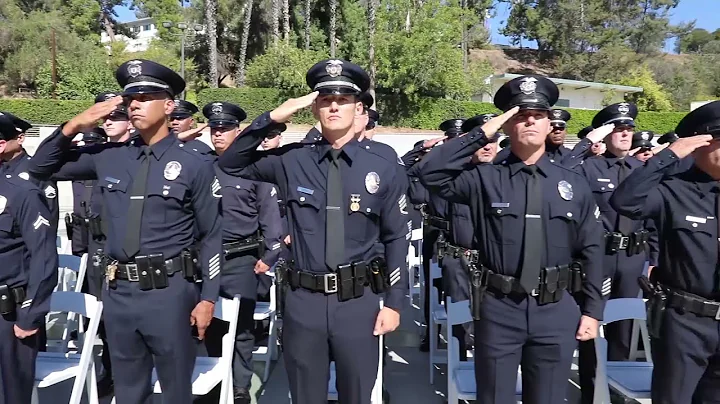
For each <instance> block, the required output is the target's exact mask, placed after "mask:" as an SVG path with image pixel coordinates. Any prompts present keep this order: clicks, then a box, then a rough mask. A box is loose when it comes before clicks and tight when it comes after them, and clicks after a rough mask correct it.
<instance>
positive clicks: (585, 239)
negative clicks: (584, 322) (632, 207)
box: [573, 183, 605, 320]
mask: <svg viewBox="0 0 720 404" xmlns="http://www.w3.org/2000/svg"><path fill="white" fill-rule="evenodd" d="M575 186H576V187H578V188H580V189H578V191H580V192H578V193H577V194H578V195H582V197H583V198H582V201H581V203H582V207H581V215H580V222H579V223H578V227H577V232H576V233H577V236H578V238H577V244H576V246H577V248H578V250H579V251H578V252H577V254H575V255H574V257H573V258H575V259H580V261H581V262H582V263H583V275H584V276H583V282H582V291H583V294H584V295H585V298H584V300H583V304H582V307H581V310H582V314H583V315H586V316H589V317H592V318H594V319H596V320H602V318H603V310H604V308H605V302H604V301H603V298H602V293H601V286H602V276H603V259H604V256H605V253H604V251H603V248H602V239H603V234H604V232H603V227H602V222H601V220H600V208H599V207H598V206H597V205H596V204H595V200H594V198H593V195H592V192H591V191H590V187H589V186H588V185H587V184H585V183H578V184H576V185H575Z"/></svg>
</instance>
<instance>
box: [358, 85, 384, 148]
mask: <svg viewBox="0 0 720 404" xmlns="http://www.w3.org/2000/svg"><path fill="white" fill-rule="evenodd" d="M360 100H361V101H362V103H363V107H364V111H363V115H365V116H366V119H367V123H366V124H365V127H364V128H362V129H364V131H363V137H364V138H367V139H372V138H373V137H374V136H375V127H376V126H377V123H378V121H379V120H380V114H379V113H378V112H377V111H376V110H374V109H371V108H372V106H373V105H375V98H374V97H373V96H372V94H370V93H369V92H364V93H362V94H360Z"/></svg>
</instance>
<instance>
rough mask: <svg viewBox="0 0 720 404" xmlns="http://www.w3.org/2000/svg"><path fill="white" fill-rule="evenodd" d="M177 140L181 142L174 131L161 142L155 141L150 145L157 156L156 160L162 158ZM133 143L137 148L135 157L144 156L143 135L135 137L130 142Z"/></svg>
mask: <svg viewBox="0 0 720 404" xmlns="http://www.w3.org/2000/svg"><path fill="white" fill-rule="evenodd" d="M176 142H180V141H179V140H178V139H177V136H175V133H174V132H172V131H171V132H170V133H169V134H168V135H167V136H165V137H164V138H163V139H161V140H160V141H159V142H157V143H155V144H154V145H152V146H150V150H151V151H152V153H151V154H152V155H153V156H155V160H158V161H159V160H160V159H161V158H162V156H163V154H165V152H166V151H167V150H168V149H169V148H170V147H171V146H173V145H174V144H175V143H176ZM130 144H131V145H133V146H135V150H136V153H137V155H136V156H135V158H138V159H139V158H140V156H142V154H143V153H142V146H144V145H145V141H144V140H143V138H142V137H140V136H138V137H137V138H135V139H133V141H132V142H130Z"/></svg>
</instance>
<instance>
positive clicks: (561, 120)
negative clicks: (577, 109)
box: [545, 109, 572, 162]
mask: <svg viewBox="0 0 720 404" xmlns="http://www.w3.org/2000/svg"><path fill="white" fill-rule="evenodd" d="M570 118H572V115H571V114H570V113H569V112H567V111H565V110H564V109H553V110H551V111H550V128H551V130H550V134H549V135H548V137H547V139H546V140H545V153H546V154H547V155H548V157H550V160H551V161H557V162H562V160H563V159H564V158H565V156H567V155H569V154H570V149H568V148H567V147H565V146H563V144H564V143H565V137H567V123H568V121H569V120H570Z"/></svg>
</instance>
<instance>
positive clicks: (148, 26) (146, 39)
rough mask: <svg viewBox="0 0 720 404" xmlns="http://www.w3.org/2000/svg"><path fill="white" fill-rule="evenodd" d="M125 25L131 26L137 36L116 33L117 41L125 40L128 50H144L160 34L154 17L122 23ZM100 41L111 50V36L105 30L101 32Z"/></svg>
mask: <svg viewBox="0 0 720 404" xmlns="http://www.w3.org/2000/svg"><path fill="white" fill-rule="evenodd" d="M120 25H122V26H124V27H129V28H130V31H131V32H133V33H134V34H135V38H128V37H126V36H125V35H115V40H116V41H124V42H125V44H126V46H125V51H126V52H143V51H146V50H147V49H148V47H149V46H150V41H152V40H153V39H155V38H156V37H157V34H158V29H157V26H156V25H155V21H154V20H153V19H152V18H141V19H139V20H135V21H129V22H124V23H121V24H120ZM100 43H102V44H104V45H106V47H107V48H108V50H109V43H110V37H109V36H108V35H107V34H106V33H105V32H103V33H102V34H100Z"/></svg>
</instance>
